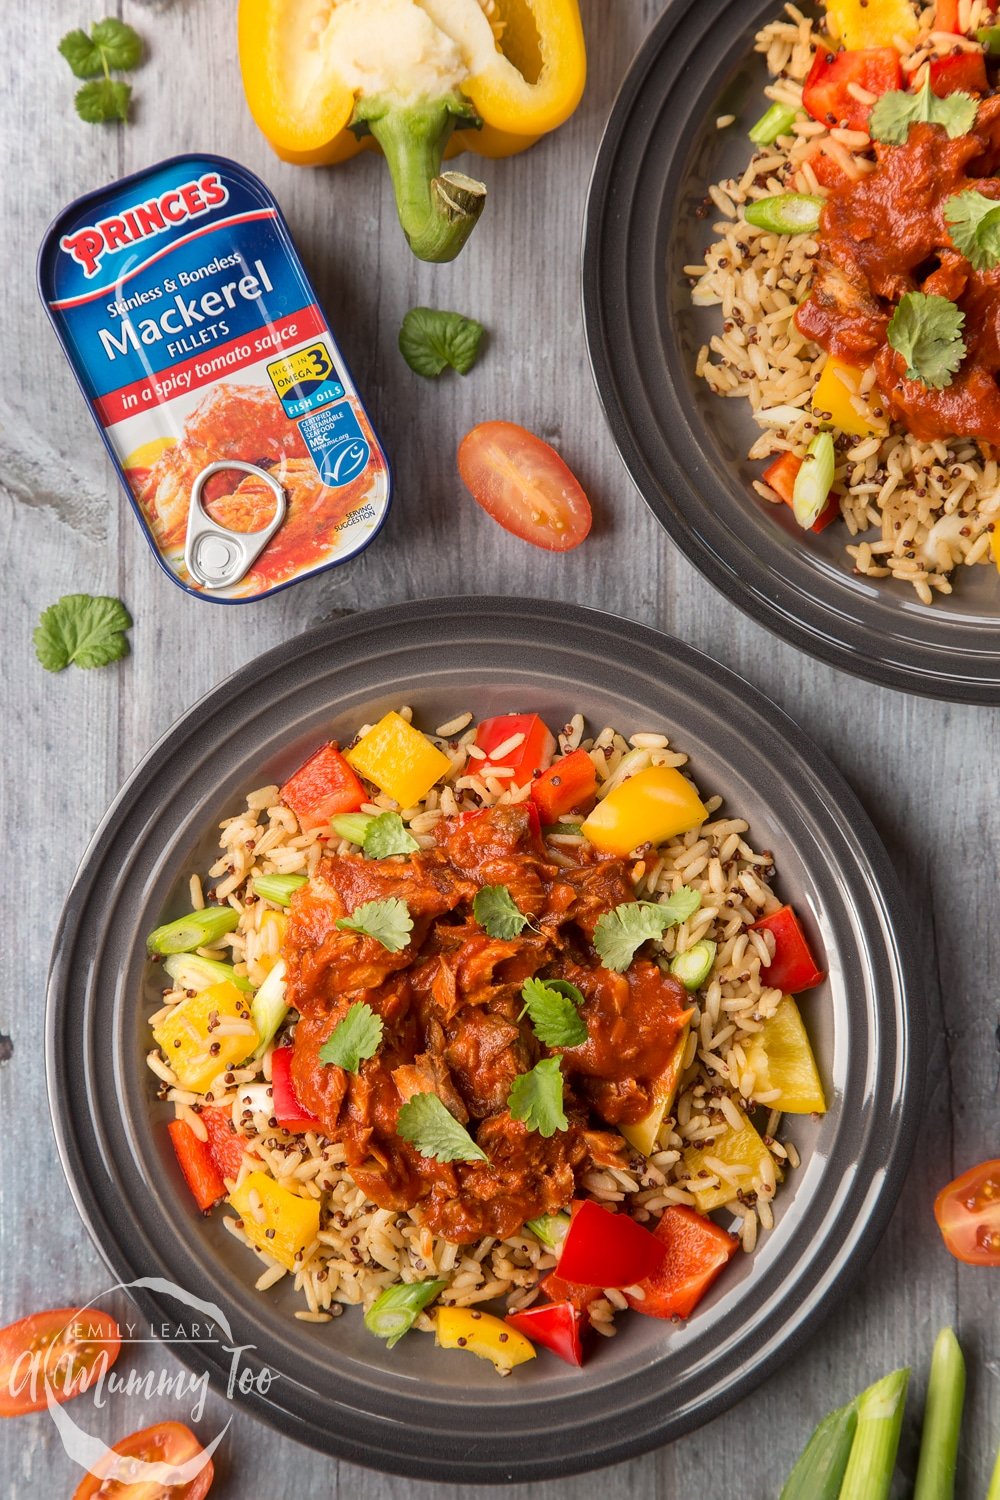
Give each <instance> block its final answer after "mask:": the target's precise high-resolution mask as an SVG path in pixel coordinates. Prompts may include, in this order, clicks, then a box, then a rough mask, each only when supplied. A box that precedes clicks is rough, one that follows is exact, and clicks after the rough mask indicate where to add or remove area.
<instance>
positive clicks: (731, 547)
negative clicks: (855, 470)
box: [583, 0, 1000, 703]
mask: <svg viewBox="0 0 1000 1500" xmlns="http://www.w3.org/2000/svg"><path fill="white" fill-rule="evenodd" d="M780 11H781V4H780V0H670V4H669V5H668V6H667V8H666V10H665V11H664V13H663V15H662V16H661V17H660V19H659V21H658V22H657V23H656V25H655V26H654V27H653V30H652V31H651V33H650V35H649V37H648V39H647V40H646V42H645V44H644V45H643V47H642V49H641V50H640V52H639V55H638V56H637V57H636V60H635V62H634V63H633V65H632V68H631V69H630V71H629V74H628V77H627V78H626V80H625V83H624V84H623V85H622V89H621V92H620V94H619V96H618V99H617V101H616V103H615V106H614V109H613V111H612V114H611V118H610V120H609V122H608V126H607V130H606V132H605V135H604V140H603V141H602V143H601V149H600V153H599V155H598V158H597V164H596V166H595V168H594V177H593V181H592V183H591V189H590V197H589V200H588V204H587V220H586V234H585V245H584V269H583V294H584V311H585V316H586V328H587V341H588V345H589V348H590V357H591V362H592V365H593V369H594V377H595V380H596V382H597V388H598V391H599V393H600V396H601V400H602V402H603V404H604V409H605V412H606V413H607V417H608V421H609V423H610V425H611V430H612V433H613V435H614V438H615V441H616V443H617V445H618V448H619V451H620V453H621V455H622V458H623V459H624V461H625V464H626V466H627V467H628V470H629V472H630V474H631V476H632V478H633V480H634V481H635V484H636V485H637V486H638V488H639V490H640V492H641V493H642V495H643V497H644V499H645V500H646V502H647V504H648V505H649V507H650V509H651V510H652V511H653V514H654V515H655V516H656V517H657V519H658V520H659V521H660V522H661V524H662V525H663V526H664V528H665V529H666V530H667V532H668V533H669V534H670V536H671V537H672V538H673V540H674V541H675V542H676V543H677V545H678V546H679V547H680V548H681V549H682V551H683V552H684V553H685V554H686V555H687V556H688V558H689V559H690V560H691V562H693V563H694V565H695V566H696V567H697V568H699V569H700V570H701V571H702V572H703V573H704V574H705V576H706V578H708V579H709V581H710V582H711V583H713V584H715V586H716V587H717V588H719V589H721V590H722V592H723V593H724V594H726V595H727V597H728V598H730V599H732V600H733V602H734V603H736V604H738V605H739V607H740V608H741V609H744V610H746V611H747V613H748V614H750V615H752V616H753V617H754V619H756V620H759V621H760V622H761V624H763V625H767V626H768V627H769V628H770V629H771V630H774V631H776V632H777V634H779V635H780V636H782V637H783V638H784V639H785V640H789V641H791V642H793V644H795V645H796V646H798V647H799V648H800V649H801V650H803V651H808V652H810V653H811V654H812V655H814V656H818V657H820V658H821V659H822V660H823V661H828V662H831V663H832V664H833V665H834V666H837V667H842V668H843V669H844V670H845V671H848V672H854V673H856V674H858V675H859V676H861V677H867V678H870V679H871V680H872V681H873V682H880V683H883V684H885V685H886V686H889V687H895V688H902V689H905V690H906V691H909V692H915V693H924V694H928V695H930V696H932V697H940V698H953V699H957V700H958V701H960V702H967V703H1000V579H998V578H997V573H996V570H995V569H994V568H992V567H977V568H969V569H960V570H959V572H958V573H957V574H956V579H955V592H954V594H952V595H951V596H950V597H949V598H942V599H939V601H938V602H937V603H936V604H934V605H933V606H932V607H929V608H928V607H926V606H924V605H922V604H921V603H920V602H919V601H918V599H917V597H916V595H915V594H914V592H913V590H912V588H911V587H910V585H909V584H903V583H895V582H891V581H886V582H885V583H880V584H876V583H875V582H874V581H873V580H870V579H866V578H862V577H855V576H854V573H853V571H852V563H851V559H850V558H849V557H848V556H847V554H846V552H845V551H844V546H845V544H846V543H847V541H848V540H849V537H848V534H847V530H846V527H844V526H843V525H840V524H837V525H834V526H830V527H828V528H827V529H826V531H824V532H823V533H822V534H821V535H820V536H813V535H812V534H811V533H810V534H808V535H805V534H803V533H802V531H800V530H799V528H798V527H797V526H796V525H795V522H794V520H793V518H792V516H791V513H790V512H789V511H788V510H787V509H786V508H785V507H777V508H775V507H774V506H773V505H768V504H767V503H766V501H763V500H759V499H758V498H757V497H756V495H755V494H754V491H753V488H752V483H753V480H754V479H756V478H759V476H760V471H761V469H762V468H763V465H761V464H751V463H750V462H749V461H748V459H747V458H746V454H747V452H748V451H749V448H750V446H751V444H752V443H753V441H754V440H755V439H756V438H757V437H758V436H759V435H760V432H759V429H758V428H757V426H756V425H755V424H754V422H753V420H752V419H751V417H750V409H749V406H748V405H747V404H746V403H745V402H742V401H736V400H722V399H721V398H719V397H717V396H714V395H713V394H712V392H711V391H710V389H709V387H708V386H707V385H706V383H705V382H704V381H703V380H697V379H696V378H695V375H694V368H695V360H696V358H697V353H698V350H699V348H700V347H701V345H702V344H705V343H707V342H708V340H709V338H710V337H711V335H712V334H713V333H715V332H717V331H718V327H719V310H718V309H717V308H702V309H696V308H694V307H692V305H691V300H690V293H689V287H688V283H687V281H686V279H685V277H684V275H683V272H682V268H683V267H684V266H685V265H696V264H698V263H699V262H700V261H701V260H702V258H703V256H704V252H705V249H706V247H707V246H708V245H709V244H710V242H711V240H712V238H713V236H712V233H711V225H712V223H713V221H714V218H715V217H717V216H716V215H714V214H713V215H711V216H710V217H709V218H708V219H705V218H704V217H703V216H701V215H700V213H699V209H700V208H701V205H702V203H703V202H704V199H705V194H706V190H707V187H708V185H709V183H711V182H714V181H716V180H717V179H720V178H723V177H729V176H732V175H734V174H735V175H737V176H738V175H740V174H741V173H742V172H743V170H744V168H745V166H746V164H747V162H748V161H749V159H750V152H751V150H752V147H751V145H750V143H749V141H748V140H747V130H748V129H749V128H750V126H751V125H752V124H753V123H754V121H755V120H757V119H758V118H759V116H760V114H761V113H762V111H763V108H764V99H763V88H764V84H765V83H766V81H767V75H766V71H765V67H764V61H763V59H762V58H761V57H760V56H759V55H758V54H755V53H754V50H753V39H754V36H755V34H756V32H757V31H758V30H759V29H760V27H761V26H762V25H763V24H765V23H766V22H767V21H769V20H771V19H773V18H774V17H776V16H778V15H779V14H780ZM724 114H732V115H734V116H735V117H736V118H735V123H734V124H733V125H732V126H730V127H729V128H728V129H726V130H721V131H720V130H718V129H716V124H715V122H716V120H717V119H718V118H719V116H721V115H724Z"/></svg>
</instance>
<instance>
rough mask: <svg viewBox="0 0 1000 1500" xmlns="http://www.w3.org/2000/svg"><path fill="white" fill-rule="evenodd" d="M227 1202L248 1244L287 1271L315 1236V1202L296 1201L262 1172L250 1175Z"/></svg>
mask: <svg viewBox="0 0 1000 1500" xmlns="http://www.w3.org/2000/svg"><path fill="white" fill-rule="evenodd" d="M254 1194H256V1200H259V1203H260V1207H259V1209H258V1208H257V1207H256V1200H255V1199H254V1196H253V1195H254ZM228 1201H229V1202H230V1203H231V1204H232V1206H233V1208H235V1210H236V1212H237V1213H238V1214H239V1216H240V1218H241V1219H242V1220H243V1233H244V1234H245V1235H246V1237H247V1239H248V1240H249V1241H250V1243H251V1244H252V1245H255V1246H256V1247H257V1249H258V1250H263V1251H264V1252H265V1254H267V1255H270V1256H271V1257H272V1258H273V1259H274V1260H276V1261H278V1263H279V1264H280V1265H282V1266H285V1267H286V1268H287V1269H288V1270H289V1271H294V1270H295V1262H296V1259H297V1258H298V1257H299V1256H301V1255H302V1253H303V1251H304V1250H306V1249H307V1248H308V1246H309V1245H311V1244H312V1242H313V1240H314V1239H315V1238H316V1236H317V1235H318V1234H319V1199H318V1198H300V1197H299V1196H298V1194H297V1193H291V1192H289V1190H288V1188H286V1187H282V1185H281V1183H280V1182H275V1180H274V1178H273V1177H269V1176H268V1175H267V1173H266V1172H251V1173H250V1174H249V1175H248V1176H247V1177H246V1178H244V1180H243V1182H241V1183H240V1186H239V1187H238V1188H234V1189H233V1191H232V1192H231V1193H230V1194H229V1199H228ZM258 1215H259V1217H258Z"/></svg>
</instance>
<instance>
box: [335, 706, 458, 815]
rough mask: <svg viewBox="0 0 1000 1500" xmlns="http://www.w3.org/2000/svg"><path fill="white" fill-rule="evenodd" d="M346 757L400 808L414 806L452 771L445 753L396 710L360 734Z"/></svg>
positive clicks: (359, 773) (361, 774)
mask: <svg viewBox="0 0 1000 1500" xmlns="http://www.w3.org/2000/svg"><path fill="white" fill-rule="evenodd" d="M346 759H347V761H348V763H349V764H350V765H351V766H353V768H354V770H355V771H357V773H358V775H359V776H364V778H365V779H366V781H373V782H374V783H375V785H376V786H377V787H378V789H379V791H380V792H385V794H386V796H387V797H392V799H393V800H394V801H395V802H398V803H399V805H400V807H414V806H415V805H416V803H418V802H419V801H420V799H421V798H422V797H426V796H427V793H428V792H429V791H430V789H431V787H432V786H433V785H434V783H435V782H436V781H440V780H441V777H442V776H445V775H447V773H448V772H449V771H450V770H451V761H450V760H449V759H448V757H447V755H445V754H444V752H443V751H441V750H439V749H438V748H437V746H436V745H432V744H431V742H430V740H429V739H428V738H427V736H426V735H425V734H421V733H420V730H419V729H414V727H413V725H412V724H408V723H407V722H406V720H405V719H404V718H403V716H402V714H397V713H395V712H390V713H387V714H386V716H385V718H384V719H380V720H379V721H378V723H377V724H376V725H374V727H373V728H371V729H369V731H368V733H367V734H363V735H362V736H361V738H360V739H359V740H358V743H357V744H356V745H355V746H354V747H353V749H351V750H348V751H347V754H346Z"/></svg>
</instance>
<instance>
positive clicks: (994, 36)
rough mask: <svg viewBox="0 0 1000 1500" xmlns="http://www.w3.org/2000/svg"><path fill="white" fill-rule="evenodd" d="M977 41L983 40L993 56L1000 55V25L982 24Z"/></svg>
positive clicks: (977, 34)
mask: <svg viewBox="0 0 1000 1500" xmlns="http://www.w3.org/2000/svg"><path fill="white" fill-rule="evenodd" d="M976 41H977V42H982V44H983V46H984V47H985V48H986V50H987V52H988V53H989V54H990V56H991V57H1000V26H980V27H979V30H978V31H977V32H976Z"/></svg>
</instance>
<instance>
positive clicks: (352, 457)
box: [320, 437, 371, 490]
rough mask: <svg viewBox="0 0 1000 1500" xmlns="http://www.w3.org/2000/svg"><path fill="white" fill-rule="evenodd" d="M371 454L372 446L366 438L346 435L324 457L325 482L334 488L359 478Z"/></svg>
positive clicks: (323, 478)
mask: <svg viewBox="0 0 1000 1500" xmlns="http://www.w3.org/2000/svg"><path fill="white" fill-rule="evenodd" d="M370 454H371V448H370V447H369V446H368V444H367V443H366V442H365V440H364V438H352V437H345V438H344V439H343V441H342V442H340V443H338V444H337V446H336V447H335V448H331V449H330V450H329V452H327V453H326V455H325V456H324V458H323V463H322V465H321V468H320V477H321V478H322V480H323V483H324V484H325V485H327V486H328V488H330V489H333V490H335V489H339V488H340V487H341V486H342V485H345V484H350V482H351V480H352V479H357V477H358V475H359V474H361V473H363V472H364V470H365V467H366V466H367V463H368V458H369V455H370Z"/></svg>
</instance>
